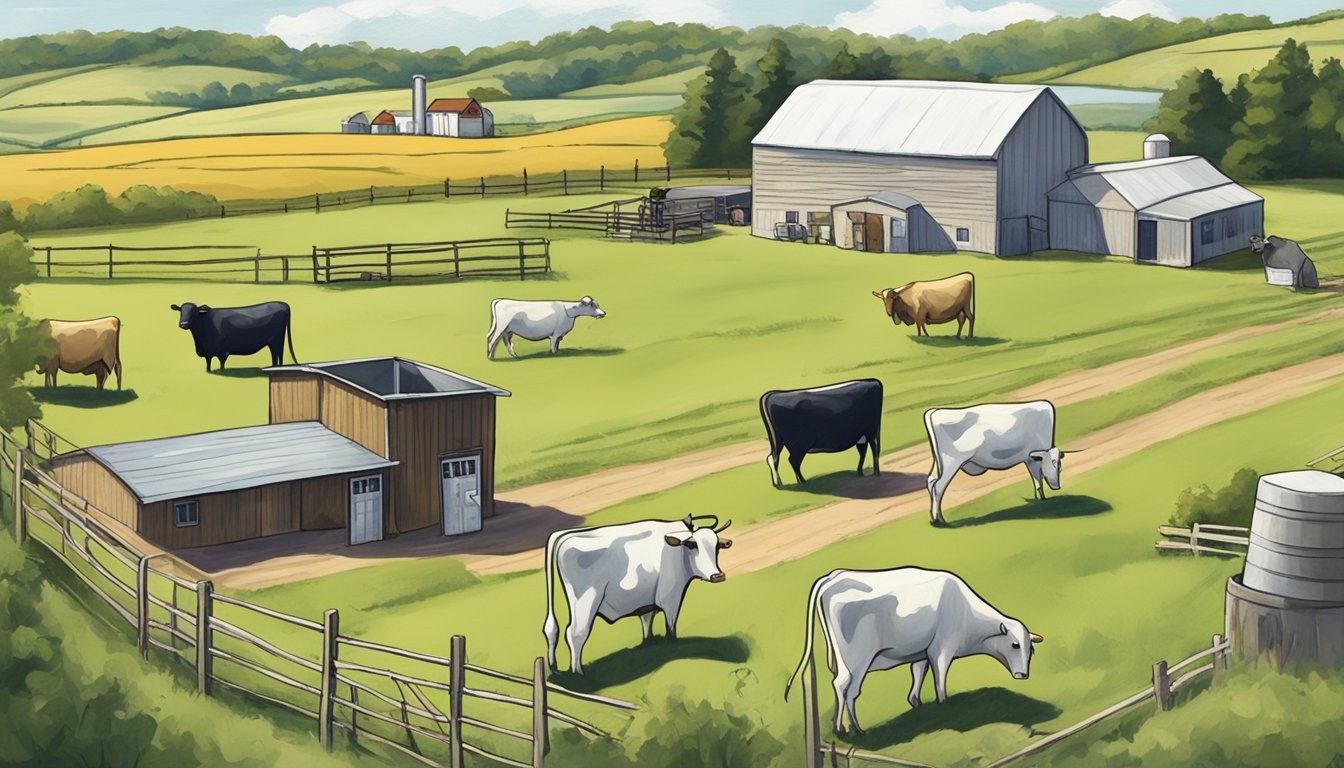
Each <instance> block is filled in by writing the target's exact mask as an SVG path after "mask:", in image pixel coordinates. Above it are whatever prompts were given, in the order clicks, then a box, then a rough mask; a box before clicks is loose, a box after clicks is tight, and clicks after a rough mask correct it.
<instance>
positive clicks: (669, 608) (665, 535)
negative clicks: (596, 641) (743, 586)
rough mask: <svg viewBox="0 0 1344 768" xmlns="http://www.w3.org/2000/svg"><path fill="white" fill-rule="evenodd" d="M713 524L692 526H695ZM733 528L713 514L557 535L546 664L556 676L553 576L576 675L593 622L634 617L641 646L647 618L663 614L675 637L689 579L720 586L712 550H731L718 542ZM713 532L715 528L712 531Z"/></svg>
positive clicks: (549, 579) (551, 558)
mask: <svg viewBox="0 0 1344 768" xmlns="http://www.w3.org/2000/svg"><path fill="white" fill-rule="evenodd" d="M707 519H708V520H712V521H713V522H712V523H711V524H709V525H702V526H700V527H697V526H696V523H697V521H700V520H707ZM732 524H733V521H732V520H729V521H728V522H726V523H724V524H723V525H722V526H718V518H717V517H714V516H712V515H709V516H702V517H691V516H689V515H688V516H687V517H686V518H685V519H684V520H676V521H670V520H649V521H645V522H639V523H627V524H625V525H607V526H602V527H598V528H576V529H574V530H569V531H556V532H555V533H552V534H551V537H550V539H549V540H547V542H546V623H545V625H544V626H543V627H542V633H543V634H544V635H545V636H546V658H547V660H548V661H549V662H550V665H551V669H555V667H556V664H555V646H556V642H557V641H558V640H559V636H560V626H559V624H557V623H556V620H555V599H554V598H555V596H554V592H555V586H554V579H555V572H556V571H559V573H560V584H561V586H563V587H564V590H565V598H566V599H567V601H568V602H569V627H568V628H566V630H565V641H566V642H567V643H568V644H569V669H570V671H571V672H573V673H575V674H580V675H581V674H583V645H584V643H585V642H587V641H588V635H589V634H591V633H592V631H593V621H594V619H596V618H597V617H598V616H601V617H602V618H603V619H605V620H606V622H607V623H608V624H611V623H613V622H615V621H616V620H617V619H623V618H625V617H627V616H638V617H639V620H640V622H641V623H642V624H643V625H644V639H645V640H648V639H649V638H650V637H652V636H653V615H654V613H655V612H657V611H662V612H663V618H664V619H665V620H666V622H667V636H668V637H676V635H677V616H678V615H680V613H681V602H682V600H683V598H685V596H686V589H687V588H688V587H689V586H690V584H691V582H692V581H693V580H695V579H700V580H702V581H708V582H711V583H715V584H717V583H719V582H721V581H723V580H724V579H725V578H726V577H725V576H724V574H723V571H722V570H721V569H720V568H719V550H721V549H727V548H729V547H731V546H732V545H733V542H732V541H731V540H729V539H721V538H719V534H720V533H722V532H723V531H725V530H727V528H728V526H730V525H732ZM716 526H717V527H716Z"/></svg>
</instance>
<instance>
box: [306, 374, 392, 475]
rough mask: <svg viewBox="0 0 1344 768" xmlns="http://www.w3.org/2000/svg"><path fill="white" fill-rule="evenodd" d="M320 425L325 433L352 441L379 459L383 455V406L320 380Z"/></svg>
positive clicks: (324, 378) (362, 395) (336, 384)
mask: <svg viewBox="0 0 1344 768" xmlns="http://www.w3.org/2000/svg"><path fill="white" fill-rule="evenodd" d="M318 388H319V392H318V397H320V398H321V404H322V407H321V421H322V424H323V425H324V426H326V428H327V429H330V430H331V431H332V432H335V433H337V434H340V435H345V436H346V437H348V438H350V439H351V440H354V441H355V442H356V443H359V444H360V445H362V446H364V447H365V448H368V449H369V450H370V451H373V452H374V453H376V454H378V455H379V456H383V457H386V456H387V455H388V453H387V429H388V424H387V403H384V402H383V401H382V400H379V399H378V398H376V397H372V396H370V395H366V394H364V393H363V392H360V391H358V390H356V389H353V388H351V387H348V386H346V385H344V384H341V383H340V382H337V381H334V380H332V379H329V378H327V377H325V376H323V377H321V378H320V379H319V382H318Z"/></svg>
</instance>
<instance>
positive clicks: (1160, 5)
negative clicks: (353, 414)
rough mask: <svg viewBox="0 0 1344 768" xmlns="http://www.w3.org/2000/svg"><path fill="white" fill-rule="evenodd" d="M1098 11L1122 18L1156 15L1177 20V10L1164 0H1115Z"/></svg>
mask: <svg viewBox="0 0 1344 768" xmlns="http://www.w3.org/2000/svg"><path fill="white" fill-rule="evenodd" d="M1097 13H1100V14H1101V15H1102V16H1119V17H1120V18H1122V19H1137V18H1139V17H1140V16H1156V17H1157V18H1159V19H1167V20H1168V21H1175V20H1176V12H1175V11H1173V10H1171V6H1169V5H1167V4H1166V3H1164V2H1162V0H1114V2H1110V3H1107V4H1106V5H1103V6H1101V8H1100V9H1098V10H1097Z"/></svg>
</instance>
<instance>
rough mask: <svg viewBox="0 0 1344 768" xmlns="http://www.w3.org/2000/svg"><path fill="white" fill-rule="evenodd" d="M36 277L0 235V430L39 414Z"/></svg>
mask: <svg viewBox="0 0 1344 768" xmlns="http://www.w3.org/2000/svg"><path fill="white" fill-rule="evenodd" d="M35 277H37V269H36V267H34V266H33V250H32V248H30V247H28V242H27V241H26V240H24V239H23V238H22V237H19V235H18V234H17V233H15V232H5V233H4V234H0V429H13V428H14V427H17V426H19V425H21V424H23V423H24V422H25V421H27V420H28V419H30V418H36V417H37V416H39V415H40V413H39V411H38V407H37V403H36V402H35V401H34V400H33V396H32V395H31V394H29V393H28V390H26V389H22V388H20V387H19V383H20V382H22V381H23V377H24V376H25V375H27V374H28V373H30V372H32V371H33V370H34V368H36V366H37V365H38V364H39V363H40V362H42V361H43V360H45V359H46V358H47V356H48V355H49V354H50V343H51V342H50V338H49V337H48V336H47V331H46V328H45V327H44V324H42V323H37V322H34V321H33V320H32V319H30V318H28V317H27V316H25V315H24V314H23V312H22V311H20V309H19V292H18V288H19V286H20V285H23V284H24V283H26V282H28V281H29V280H32V279H33V278H35ZM0 634H3V635H6V636H8V634H9V633H8V632H4V631H0ZM0 751H2V750H0Z"/></svg>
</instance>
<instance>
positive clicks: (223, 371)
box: [210, 368, 270, 379]
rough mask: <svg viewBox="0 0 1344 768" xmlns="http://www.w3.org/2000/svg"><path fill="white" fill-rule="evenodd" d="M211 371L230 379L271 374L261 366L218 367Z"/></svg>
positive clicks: (255, 377) (259, 377) (260, 376)
mask: <svg viewBox="0 0 1344 768" xmlns="http://www.w3.org/2000/svg"><path fill="white" fill-rule="evenodd" d="M210 373H211V374H213V375H215V376H223V377H225V378H229V379H264V378H266V377H267V376H268V375H270V374H268V373H266V371H265V370H263V369H261V368H216V369H215V370H213V371H211V372H210Z"/></svg>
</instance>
